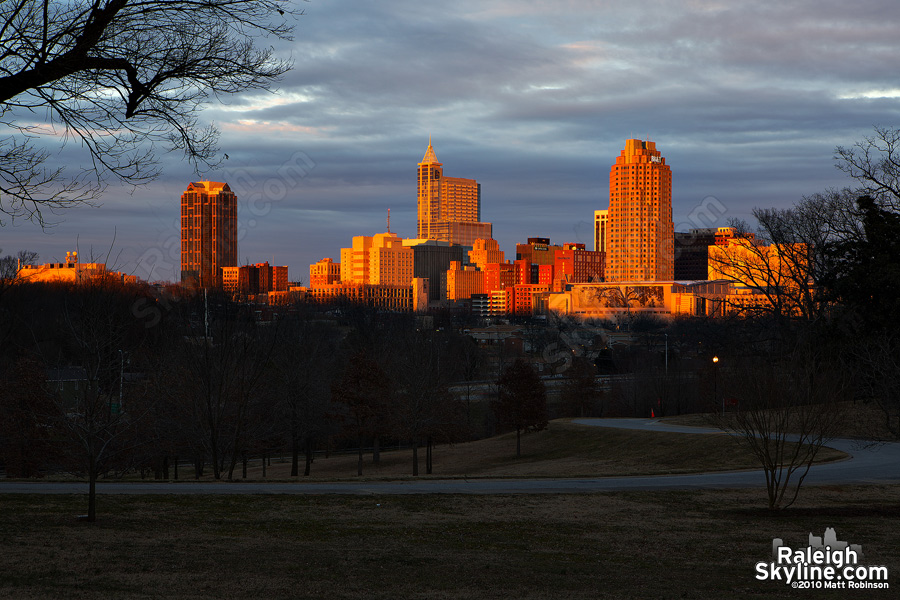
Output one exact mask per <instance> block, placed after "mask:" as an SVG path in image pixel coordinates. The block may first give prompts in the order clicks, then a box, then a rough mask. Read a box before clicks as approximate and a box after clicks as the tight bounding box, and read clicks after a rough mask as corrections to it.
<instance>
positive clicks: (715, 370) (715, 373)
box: [713, 356, 725, 416]
mask: <svg viewBox="0 0 900 600" xmlns="http://www.w3.org/2000/svg"><path fill="white" fill-rule="evenodd" d="M718 395H719V357H718V356H713V403H715V402H716V398H717V396H718ZM722 415H723V416H724V415H725V398H724V397H723V398H722Z"/></svg>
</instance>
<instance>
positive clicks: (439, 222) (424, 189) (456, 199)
mask: <svg viewBox="0 0 900 600" xmlns="http://www.w3.org/2000/svg"><path fill="white" fill-rule="evenodd" d="M417 197H418V210H417V216H418V226H417V230H416V237H417V238H419V239H429V240H441V241H445V242H452V243H454V244H462V245H463V246H472V245H473V244H474V243H475V240H477V239H479V238H490V237H491V236H492V231H491V224H490V223H482V222H481V185H480V184H479V183H478V182H477V181H475V180H474V179H464V178H462V177H444V166H443V164H442V163H440V162H438V159H437V156H436V155H435V153H434V148H433V147H432V146H431V139H429V140H428V149H427V150H426V151H425V156H424V157H423V158H422V162H420V163H419V169H418V182H417Z"/></svg>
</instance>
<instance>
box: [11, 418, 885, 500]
mask: <svg viewBox="0 0 900 600" xmlns="http://www.w3.org/2000/svg"><path fill="white" fill-rule="evenodd" d="M574 422H575V423H579V424H582V425H590V426H596V427H615V428H623V429H640V430H645V431H663V432H676V433H694V434H698V433H699V434H709V435H727V434H726V433H725V432H723V431H719V430H717V429H709V428H703V427H686V426H677V425H667V424H664V423H661V422H659V420H657V419H576V420H575V421H574ZM828 446H830V447H832V448H836V449H837V450H841V451H842V452H846V453H847V454H849V455H851V458H850V459H848V460H843V461H839V462H833V463H826V464H821V465H814V466H813V467H812V469H810V472H809V475H808V476H807V477H806V480H805V482H804V483H806V484H889V483H900V443H888V444H882V445H877V446H864V445H861V444H860V443H859V442H856V441H854V440H844V439H837V440H832V441H831V442H829V443H828ZM758 486H765V478H764V477H763V473H762V471H729V472H721V473H697V474H691V475H654V476H646V477H599V478H585V479H470V480H466V479H429V480H419V481H396V482H394V481H385V482H380V481H378V482H338V483H234V482H231V483H224V482H215V483H211V482H210V483H191V482H176V483H172V482H154V483H106V482H101V483H98V484H97V492H98V493H101V494H356V495H375V494H540V493H547V494H554V493H582V492H608V491H623V490H672V489H701V488H706V489H721V488H744V487H758ZM84 492H85V484H84V483H40V482H0V493H23V494H73V493H84Z"/></svg>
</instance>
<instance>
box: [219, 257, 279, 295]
mask: <svg viewBox="0 0 900 600" xmlns="http://www.w3.org/2000/svg"><path fill="white" fill-rule="evenodd" d="M222 288H223V289H224V290H225V291H226V292H229V293H232V294H244V295H251V294H268V293H269V292H286V291H288V268H287V267H286V266H282V267H276V266H270V265H269V263H268V262H264V263H257V264H255V265H244V266H241V267H222Z"/></svg>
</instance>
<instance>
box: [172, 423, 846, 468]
mask: <svg viewBox="0 0 900 600" xmlns="http://www.w3.org/2000/svg"><path fill="white" fill-rule="evenodd" d="M515 452H516V434H515V433H507V434H503V435H499V436H496V437H493V438H489V439H485V440H478V441H475V442H466V443H462V444H454V445H439V446H436V447H435V450H434V472H433V477H437V478H449V477H604V476H617V475H618V476H622V475H665V474H676V473H696V472H698V471H728V470H737V469H753V468H756V467H757V463H756V461H755V459H754V457H753V456H752V455H751V454H750V453H749V452H747V451H746V449H745V448H744V447H743V446H742V445H740V443H739V442H738V440H736V439H734V438H732V437H730V436H727V435H687V434H682V433H659V432H648V431H628V430H620V429H611V428H603V427H587V426H584V425H576V424H574V423H571V422H570V419H558V420H555V421H551V422H550V424H549V426H548V428H547V429H546V430H544V431H539V432H531V433H527V434H524V435H523V436H522V456H521V457H520V458H516V456H515ZM844 456H845V455H844V454H843V453H842V452H838V451H837V450H832V449H831V448H823V449H822V450H821V452H820V455H819V456H818V458H817V460H819V461H830V460H839V459H841V458H844ZM364 461H365V462H364V466H363V477H364V479H373V480H378V479H398V478H404V477H411V476H412V451H411V450H408V449H404V450H390V449H386V450H385V449H382V452H381V460H380V461H379V464H377V465H376V464H373V463H372V456H371V453H367V454H366V455H365V457H364ZM356 466H357V455H356V453H355V452H350V453H342V454H333V455H331V456H330V457H329V458H324V457H323V456H319V457H317V458H316V460H315V461H314V462H313V465H312V469H311V471H310V477H309V478H308V479H307V478H304V477H300V479H303V480H314V481H315V480H339V479H353V480H356V479H358V478H357V477H356ZM300 468H301V472H302V469H303V464H302V459H301V466H300ZM424 474H425V449H424V448H420V449H419V475H420V477H423V478H424V477H425V475H424ZM241 475H242V473H241V467H240V465H238V467H237V469H235V473H234V477H235V478H236V479H239V478H241ZM192 476H193V471H185V470H183V469H182V472H181V474H180V477H181V478H182V479H185V478H191V477H192ZM266 476H267V479H269V480H290V479H291V477H290V464H289V463H288V462H285V460H283V459H273V460H272V461H271V464H270V466H269V468H267V470H266ZM247 478H248V479H252V480H261V479H262V467H261V466H260V463H259V462H258V461H257V462H255V463H251V467H250V468H248V471H247Z"/></svg>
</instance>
